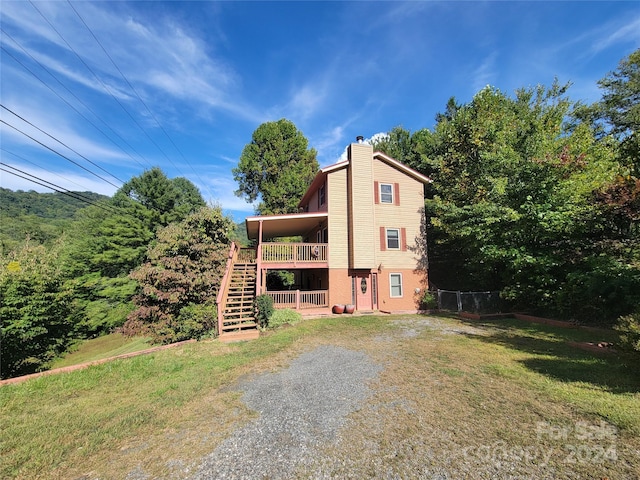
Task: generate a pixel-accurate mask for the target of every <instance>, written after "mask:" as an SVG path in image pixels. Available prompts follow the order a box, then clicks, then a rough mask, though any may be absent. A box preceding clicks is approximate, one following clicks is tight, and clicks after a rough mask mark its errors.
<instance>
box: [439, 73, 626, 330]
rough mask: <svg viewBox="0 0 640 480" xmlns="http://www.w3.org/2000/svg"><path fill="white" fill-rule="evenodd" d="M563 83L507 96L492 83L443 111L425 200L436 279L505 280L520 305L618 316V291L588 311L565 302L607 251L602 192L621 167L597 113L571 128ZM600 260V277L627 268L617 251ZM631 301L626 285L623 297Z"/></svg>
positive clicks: (465, 284)
mask: <svg viewBox="0 0 640 480" xmlns="http://www.w3.org/2000/svg"><path fill="white" fill-rule="evenodd" d="M566 91H567V86H561V85H558V84H554V85H553V86H552V87H550V88H545V87H537V88H534V89H522V90H519V91H517V92H516V95H515V98H510V97H508V96H507V95H505V94H503V93H502V92H500V91H499V90H496V89H493V88H485V89H483V90H482V91H480V92H478V94H476V96H475V97H474V98H473V100H472V101H471V102H470V103H469V104H466V105H457V106H456V108H455V109H451V112H450V113H449V114H448V115H442V116H441V117H439V119H440V121H439V123H438V124H437V126H436V128H435V131H434V133H433V142H432V154H433V158H432V163H433V165H434V166H435V168H434V170H433V171H432V173H431V174H432V176H433V179H434V189H435V195H434V196H433V198H432V199H430V200H428V201H427V202H426V210H427V213H428V216H429V217H430V219H431V226H432V232H433V236H432V237H431V238H430V242H429V244H430V247H431V251H430V252H429V262H430V263H429V265H430V268H431V274H432V277H431V278H432V279H433V280H434V282H433V283H435V284H436V285H437V286H439V287H441V288H456V289H457V288H459V289H478V290H480V289H482V290H484V289H498V290H501V291H502V295H503V296H504V297H505V298H507V299H509V300H511V301H512V302H513V304H514V305H515V306H516V307H519V308H527V309H531V308H533V309H536V310H538V311H542V312H547V313H549V312H552V311H553V312H556V313H557V312H561V313H563V314H564V315H566V316H570V315H573V314H576V313H578V314H580V313H582V314H585V315H587V314H588V315H589V317H590V318H596V317H597V316H598V315H600V316H601V317H602V316H609V317H610V316H611V315H612V314H613V312H614V310H617V309H618V307H616V306H615V304H616V303H619V300H620V298H617V299H614V298H613V297H612V298H610V299H609V300H607V301H604V302H601V304H600V305H598V303H599V301H598V300H595V299H590V300H588V304H589V305H590V306H591V307H593V308H591V310H589V311H587V309H582V311H576V310H572V311H567V309H563V308H561V305H560V303H563V302H565V303H566V296H565V297H563V292H564V291H566V289H567V288H568V286H569V285H572V284H573V285H578V284H580V282H586V276H585V275H588V270H589V265H593V259H594V258H596V257H598V256H599V255H601V254H602V253H603V246H604V243H603V242H602V240H603V238H606V236H607V235H608V232H607V231H606V229H605V228H604V226H603V225H602V223H601V221H600V220H601V216H602V212H601V210H600V209H599V208H598V207H597V205H595V204H594V192H602V191H604V190H605V189H606V188H607V186H608V185H610V184H611V182H613V181H614V179H615V178H616V175H617V174H618V173H619V172H621V169H622V166H621V165H620V164H619V163H618V162H617V161H616V158H615V151H614V150H613V149H612V148H610V145H608V144H607V143H603V142H600V141H598V139H597V138H596V135H595V134H594V131H593V129H592V128H591V126H590V125H589V124H587V123H579V124H574V125H572V126H571V128H569V127H568V125H567V123H566V122H565V120H566V118H568V117H569V116H570V115H571V113H572V108H573V107H574V103H573V102H571V101H570V100H569V99H568V98H567V97H566ZM600 267H601V268H603V269H604V270H602V275H601V278H609V276H610V274H611V273H612V272H617V273H621V272H622V273H625V272H626V271H625V270H624V269H621V268H620V267H621V265H620V264H619V263H618V262H617V261H615V259H614V261H613V262H612V263H605V264H600ZM631 273H632V272H626V273H625V276H624V278H625V280H624V281H625V282H626V283H625V285H627V286H631V285H635V280H634V275H632V274H631ZM572 289H573V290H574V291H575V290H576V289H574V288H573V287H572ZM593 292H594V293H595V292H596V290H593ZM581 298H582V299H583V300H584V296H582V297H581ZM630 301H632V299H631V297H629V296H627V297H626V299H625V307H624V308H628V305H629V302H630ZM572 306H575V302H573V303H572Z"/></svg>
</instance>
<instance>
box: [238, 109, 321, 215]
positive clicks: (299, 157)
mask: <svg viewBox="0 0 640 480" xmlns="http://www.w3.org/2000/svg"><path fill="white" fill-rule="evenodd" d="M317 170H318V161H317V160H316V151H315V150H314V149H313V148H311V149H308V141H307V139H306V138H305V136H304V135H303V134H302V132H300V131H299V130H298V129H297V128H296V126H295V125H294V124H293V123H292V122H290V121H289V120H286V119H284V118H283V119H281V120H278V121H277V122H266V123H263V124H262V125H260V126H259V127H258V128H257V129H256V131H255V132H253V136H252V139H251V143H249V144H247V145H246V146H245V147H244V149H243V150H242V155H241V156H240V161H239V162H238V166H237V167H236V168H234V169H233V177H234V179H235V180H236V182H238V185H239V188H238V190H236V192H235V194H236V195H237V196H239V197H242V196H244V197H245V198H246V199H247V200H248V201H249V202H252V203H253V202H255V201H256V200H257V199H258V198H260V200H261V201H260V203H259V204H258V206H257V207H256V212H257V213H258V214H260V215H268V214H278V213H297V212H298V202H299V201H300V199H301V198H302V195H304V192H305V191H306V189H307V187H308V186H309V184H310V183H311V181H312V180H313V178H314V176H315V174H316V172H317Z"/></svg>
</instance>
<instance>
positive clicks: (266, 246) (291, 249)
mask: <svg viewBox="0 0 640 480" xmlns="http://www.w3.org/2000/svg"><path fill="white" fill-rule="evenodd" d="M328 249H329V246H328V245H327V244H326V243H261V244H260V246H259V251H260V259H261V263H262V264H263V267H266V268H270V269H275V268H282V269H286V268H328V267H329V263H328V253H329V252H328Z"/></svg>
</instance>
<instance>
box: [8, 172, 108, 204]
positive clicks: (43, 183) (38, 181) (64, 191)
mask: <svg viewBox="0 0 640 480" xmlns="http://www.w3.org/2000/svg"><path fill="white" fill-rule="evenodd" d="M0 165H3V166H5V167H8V168H10V169H12V170H15V171H16V172H20V173H22V174H23V175H20V174H18V173H15V172H12V171H11V170H7V169H6V168H2V167H0V170H2V171H3V172H7V173H9V174H11V175H14V176H16V177H20V178H22V179H24V180H27V181H29V182H32V183H35V184H37V185H41V186H43V187H45V188H49V189H51V190H53V191H55V192H58V193H61V194H63V195H66V196H68V197H71V198H73V199H75V200H80V201H81V202H84V203H88V204H89V205H92V206H94V207H98V208H101V209H102V210H105V211H107V212H109V213H118V212H117V210H115V209H114V208H111V207H105V206H104V205H100V204H99V203H96V202H94V201H92V200H90V199H87V197H84V196H82V195H79V194H77V193H76V192H72V191H71V190H67V189H66V188H64V187H61V186H59V185H56V184H55V183H51V182H49V181H47V180H43V179H42V178H39V177H36V176H35V175H31V174H30V173H27V172H24V171H22V170H20V169H18V168H15V167H12V166H11V165H7V164H6V163H3V162H0ZM24 175H28V176H29V177H33V178H35V179H36V180H33V179H32V178H28V177H26V176H24ZM47 183H48V184H49V185H46V184H47Z"/></svg>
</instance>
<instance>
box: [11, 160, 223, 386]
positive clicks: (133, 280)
mask: <svg viewBox="0 0 640 480" xmlns="http://www.w3.org/2000/svg"><path fill="white" fill-rule="evenodd" d="M5 193H6V192H5ZM23 193H24V192H23ZM34 195H38V194H35V193H34V192H27V197H28V199H29V201H31V200H33V198H36V197H34ZM41 195H44V194H41ZM13 197H16V198H19V197H20V195H14V196H13ZM45 198H48V196H45ZM101 200H102V201H101V203H100V204H99V205H94V206H88V207H86V208H82V209H79V210H76V212H75V214H74V217H73V220H72V221H67V222H65V223H64V224H63V225H60V233H59V235H58V236H57V237H56V238H47V239H46V241H42V239H34V238H31V237H27V238H26V239H23V241H22V242H21V243H20V244H18V245H16V246H14V247H13V248H3V250H2V252H1V253H0V260H1V265H2V270H0V318H1V319H2V338H1V342H2V343H1V357H0V375H1V376H2V378H6V377H11V376H16V375H22V374H26V373H31V372H34V371H38V370H41V369H45V368H46V367H47V365H48V364H49V363H50V361H51V360H52V359H54V358H55V357H56V356H58V355H60V354H61V353H63V352H64V351H65V350H66V349H67V348H68V347H69V346H70V345H71V344H72V343H73V342H74V341H76V340H78V339H82V338H91V337H95V336H98V335H101V334H103V333H107V332H111V331H113V330H114V329H121V330H122V331H123V332H124V333H127V334H130V335H144V336H149V337H151V338H152V339H154V340H155V341H157V342H161V343H170V342H174V341H178V340H183V339H186V338H194V337H195V338H197V337H200V336H203V335H207V334H209V333H210V332H211V331H212V330H213V329H214V328H215V322H214V319H215V318H216V312H215V303H214V299H215V296H216V295H217V288H218V285H219V283H220V278H221V276H222V273H223V272H222V270H223V268H224V261H225V260H226V257H227V253H228V248H229V244H230V242H231V240H232V239H233V238H234V236H235V224H234V223H233V221H232V220H231V219H230V218H228V217H226V216H224V215H223V213H222V211H221V209H220V208H219V207H210V206H207V205H206V204H205V201H204V199H203V198H202V196H201V194H200V192H199V191H198V189H197V188H196V187H195V186H194V185H193V184H192V183H191V182H190V181H188V180H186V179H184V178H175V179H169V178H167V177H166V175H165V174H164V173H163V172H162V171H161V170H160V169H159V168H153V169H151V170H148V171H146V172H144V173H143V174H142V175H140V176H139V177H134V178H132V179H131V180H130V181H129V182H127V183H125V184H124V185H123V186H122V187H121V188H120V189H119V190H118V191H117V192H116V194H115V195H114V196H113V197H112V198H106V199H105V198H101ZM20 203H21V201H18V200H16V201H14V202H13V203H12V205H13V206H12V205H8V208H13V209H14V210H15V209H16V208H17V205H19V204H20ZM38 203H39V202H38V200H35V201H34V202H33V205H32V206H31V210H33V208H34V206H35V205H37V204H38ZM67 207H68V206H67ZM4 208H5V205H4V204H3V209H4ZM60 210H62V209H60ZM14 213H15V212H14ZM67 213H68V212H66V211H65V212H62V214H61V215H60V217H62V218H64V217H65V216H67ZM3 216H4V212H3ZM23 217H24V216H21V215H19V214H18V215H16V217H15V218H16V221H21V220H20V219H21V218H23ZM5 218H8V217H5ZM39 218H41V223H42V224H43V225H47V222H46V221H42V218H43V217H39ZM12 221H13V220H12ZM3 241H4V238H3Z"/></svg>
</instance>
